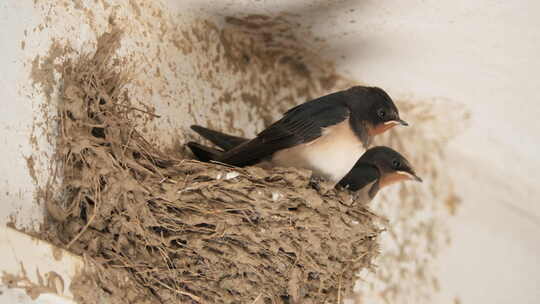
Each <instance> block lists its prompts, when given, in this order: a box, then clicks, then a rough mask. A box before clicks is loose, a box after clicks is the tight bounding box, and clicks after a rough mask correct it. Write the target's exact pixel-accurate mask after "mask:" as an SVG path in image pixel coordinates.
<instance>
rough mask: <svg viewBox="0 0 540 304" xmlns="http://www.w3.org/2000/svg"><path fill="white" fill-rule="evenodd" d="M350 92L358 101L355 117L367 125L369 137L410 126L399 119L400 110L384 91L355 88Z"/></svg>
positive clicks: (374, 88)
mask: <svg viewBox="0 0 540 304" xmlns="http://www.w3.org/2000/svg"><path fill="white" fill-rule="evenodd" d="M349 92H350V93H351V94H352V95H353V96H354V97H356V98H354V99H358V102H356V103H355V105H354V106H353V109H356V111H354V110H353V111H354V112H356V113H354V115H355V116H359V118H360V119H361V120H363V121H364V122H365V123H366V125H367V128H368V132H369V135H371V136H375V135H378V134H381V133H383V132H385V131H387V130H388V129H390V128H392V127H394V126H397V125H403V126H408V125H409V124H408V123H407V122H405V121H404V120H403V119H401V118H400V117H399V110H398V108H397V107H396V105H395V104H394V101H393V100H392V98H390V96H389V95H388V94H387V93H386V92H385V91H384V90H383V89H381V88H377V87H364V86H355V87H352V88H350V89H349Z"/></svg>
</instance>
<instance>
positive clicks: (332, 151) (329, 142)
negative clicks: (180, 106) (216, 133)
mask: <svg viewBox="0 0 540 304" xmlns="http://www.w3.org/2000/svg"><path fill="white" fill-rule="evenodd" d="M398 124H401V125H405V126H406V125H408V124H407V123H406V122H405V121H403V120H402V119H401V118H400V117H399V111H398V109H397V107H396V106H395V104H394V102H393V101H392V99H391V98H390V96H388V94H387V93H386V92H385V91H384V90H382V89H380V88H377V87H365V86H355V87H352V88H350V89H348V90H344V91H339V92H336V93H332V94H329V95H326V96H323V97H320V98H317V99H314V100H311V101H307V102H305V103H303V104H300V105H298V106H296V107H294V108H292V109H290V110H289V111H287V112H285V114H284V115H283V117H282V118H281V119H280V120H278V121H277V122H275V123H273V124H272V125H270V126H269V127H268V128H266V129H265V130H263V131H262V132H260V133H259V134H258V135H257V136H256V137H255V138H253V139H251V140H249V141H247V142H243V143H242V144H240V145H238V146H235V147H234V148H232V149H230V150H226V151H220V150H217V149H212V148H209V147H205V146H203V145H200V144H198V143H195V142H189V143H188V146H189V147H190V148H191V150H192V151H193V153H194V154H195V155H196V156H197V157H198V158H199V159H200V160H202V161H211V160H213V161H218V162H221V163H225V164H229V165H233V166H240V167H241V166H249V165H254V164H256V163H258V162H260V161H262V160H270V162H271V163H272V165H274V166H279V167H297V168H305V169H309V170H311V171H313V173H314V175H316V176H320V177H323V178H326V179H327V180H329V181H333V182H336V183H337V182H339V181H340V180H341V179H342V178H343V177H344V176H345V175H346V174H347V173H348V172H349V171H350V169H351V168H352V167H353V165H354V164H355V163H356V161H357V160H358V159H359V158H360V156H361V155H362V154H363V153H364V152H365V150H366V149H367V148H368V147H369V145H370V144H371V141H372V138H373V137H374V136H376V135H378V134H381V133H383V132H385V131H386V130H388V129H390V128H392V127H393V126H396V125H398Z"/></svg>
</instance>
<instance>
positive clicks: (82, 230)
mask: <svg viewBox="0 0 540 304" xmlns="http://www.w3.org/2000/svg"><path fill="white" fill-rule="evenodd" d="M99 192H100V190H99V187H96V193H97V195H98V196H99V195H100V193H99ZM95 203H96V204H95V207H94V213H93V214H92V216H91V217H90V218H89V219H88V222H86V225H84V227H83V228H82V229H81V231H79V233H77V235H76V236H75V237H74V238H73V239H72V240H71V241H69V243H68V244H67V245H66V249H69V247H71V245H73V243H75V241H76V240H78V239H79V238H80V237H81V235H82V234H83V233H84V232H85V231H86V230H87V229H88V227H90V224H92V221H94V219H95V218H96V215H97V213H98V209H99V204H98V200H96V201H95Z"/></svg>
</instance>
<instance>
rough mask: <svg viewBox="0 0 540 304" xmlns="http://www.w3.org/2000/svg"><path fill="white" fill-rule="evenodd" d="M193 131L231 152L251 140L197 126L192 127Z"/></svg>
mask: <svg viewBox="0 0 540 304" xmlns="http://www.w3.org/2000/svg"><path fill="white" fill-rule="evenodd" d="M191 129H192V130H193V131H195V132H197V133H198V134H199V135H201V136H202V137H204V138H206V139H208V140H209V141H210V142H212V143H213V144H214V145H216V146H218V147H220V148H221V149H223V150H225V151H227V150H230V149H232V148H234V147H236V146H238V145H240V144H242V143H245V142H247V141H248V140H249V139H247V138H243V137H238V136H232V135H229V134H225V133H222V132H219V131H215V130H212V129H208V128H205V127H201V126H197V125H193V126H191Z"/></svg>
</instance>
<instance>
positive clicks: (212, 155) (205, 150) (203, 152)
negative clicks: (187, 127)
mask: <svg viewBox="0 0 540 304" xmlns="http://www.w3.org/2000/svg"><path fill="white" fill-rule="evenodd" d="M187 146H188V147H189V148H190V149H191V151H192V152H193V154H195V156H196V157H197V159H199V160H200V161H203V162H209V161H211V160H218V159H219V157H220V156H221V155H222V154H223V151H220V150H218V149H214V148H210V147H207V146H203V145H201V144H199V143H196V142H193V141H190V142H188V143H187Z"/></svg>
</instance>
